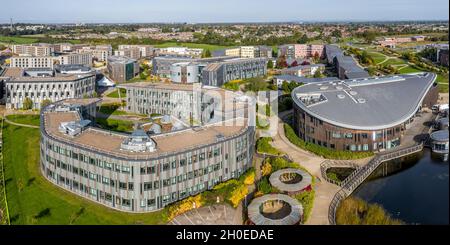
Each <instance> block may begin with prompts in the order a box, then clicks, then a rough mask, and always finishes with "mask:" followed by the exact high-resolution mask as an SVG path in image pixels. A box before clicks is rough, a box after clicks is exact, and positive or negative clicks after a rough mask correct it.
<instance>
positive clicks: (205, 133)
mask: <svg viewBox="0 0 450 245" xmlns="http://www.w3.org/2000/svg"><path fill="white" fill-rule="evenodd" d="M77 120H80V117H79V114H78V113H77V112H50V111H48V112H44V129H45V131H46V133H47V134H48V135H50V136H52V137H54V138H57V139H59V140H63V141H67V142H70V143H72V144H75V145H77V146H80V147H84V148H88V149H91V150H94V151H97V152H102V153H106V154H111V155H115V156H118V157H122V158H131V159H146V158H152V157H158V156H163V155H167V154H171V153H177V152H183V151H185V150H188V149H191V148H198V147H200V146H203V145H208V144H213V143H216V142H217V139H218V136H221V137H223V138H225V139H226V138H230V137H233V136H235V135H238V134H240V133H242V132H244V131H245V130H246V128H247V126H246V120H245V119H242V118H240V119H236V120H233V121H227V122H222V123H217V124H212V125H207V126H204V127H201V128H189V129H185V130H181V131H177V132H171V133H167V134H160V135H155V136H151V138H152V139H153V140H154V141H155V143H156V149H157V150H156V151H155V152H129V151H125V150H121V143H122V142H123V141H124V140H125V139H127V138H128V137H129V136H130V135H127V134H120V133H115V132H111V131H107V130H102V129H98V128H94V127H88V128H87V129H85V131H83V132H82V133H81V134H79V135H77V136H75V137H71V136H69V135H66V134H63V133H61V132H59V130H58V127H59V125H60V123H62V122H69V121H77Z"/></svg>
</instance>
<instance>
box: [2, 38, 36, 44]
mask: <svg viewBox="0 0 450 245" xmlns="http://www.w3.org/2000/svg"><path fill="white" fill-rule="evenodd" d="M37 41H38V39H36V38H28V37H17V36H12V37H10V36H0V43H14V44H29V43H35V42H37Z"/></svg>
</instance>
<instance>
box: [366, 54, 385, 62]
mask: <svg viewBox="0 0 450 245" xmlns="http://www.w3.org/2000/svg"><path fill="white" fill-rule="evenodd" d="M368 54H369V55H370V57H372V59H373V61H375V63H376V64H378V63H381V62H383V61H384V60H385V59H386V56H384V55H382V54H380V53H378V52H369V53H368Z"/></svg>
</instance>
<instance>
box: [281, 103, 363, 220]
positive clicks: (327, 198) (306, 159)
mask: <svg viewBox="0 0 450 245" xmlns="http://www.w3.org/2000/svg"><path fill="white" fill-rule="evenodd" d="M290 113H291V111H287V112H284V113H280V115H279V116H280V118H283V117H285V116H286V115H288V114H290ZM283 125H284V124H283V122H282V121H281V120H280V121H279V123H278V134H277V135H276V136H275V137H273V142H272V146H274V147H275V148H277V149H279V150H281V151H283V152H285V153H286V154H287V155H288V156H289V157H290V158H291V159H292V160H293V161H295V162H297V163H299V164H300V165H301V166H303V167H304V168H306V169H307V170H308V171H309V172H310V173H311V174H312V175H314V177H315V179H316V184H315V187H314V189H315V191H316V196H315V199H314V205H313V208H312V212H311V216H310V217H309V219H308V221H307V222H306V223H305V224H306V225H328V224H330V223H329V221H328V208H329V206H330V203H331V200H332V199H333V197H334V195H335V194H336V192H338V191H339V189H340V187H338V186H337V185H334V184H331V183H328V182H326V180H325V179H323V178H322V175H321V171H320V164H321V163H322V162H324V161H325V160H326V159H324V158H322V157H319V156H316V155H314V154H312V153H310V152H308V151H305V150H302V149H300V148H298V147H297V146H295V145H294V144H292V143H291V142H290V141H289V140H288V139H287V138H286V136H285V134H284V127H283ZM368 160H369V159H363V160H359V161H355V162H357V163H358V164H364V163H365V162H367V161H368Z"/></svg>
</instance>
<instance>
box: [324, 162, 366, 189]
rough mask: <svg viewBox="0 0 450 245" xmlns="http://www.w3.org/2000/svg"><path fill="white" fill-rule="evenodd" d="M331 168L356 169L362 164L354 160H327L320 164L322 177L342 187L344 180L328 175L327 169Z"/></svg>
mask: <svg viewBox="0 0 450 245" xmlns="http://www.w3.org/2000/svg"><path fill="white" fill-rule="evenodd" d="M330 168H354V169H355V171H356V170H357V169H359V168H360V166H359V165H358V164H356V163H354V162H352V161H332V160H325V161H324V162H322V163H321V164H320V173H321V174H322V178H324V179H325V180H326V181H327V182H329V183H332V184H334V185H337V186H339V187H342V181H336V180H333V179H330V178H329V177H328V175H327V170H328V169H330Z"/></svg>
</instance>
